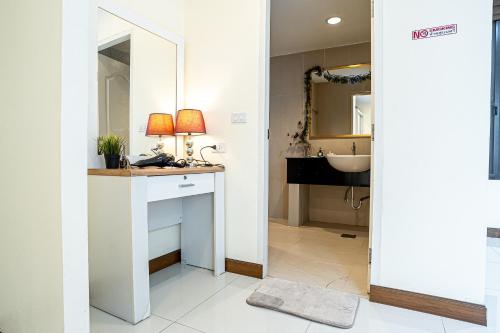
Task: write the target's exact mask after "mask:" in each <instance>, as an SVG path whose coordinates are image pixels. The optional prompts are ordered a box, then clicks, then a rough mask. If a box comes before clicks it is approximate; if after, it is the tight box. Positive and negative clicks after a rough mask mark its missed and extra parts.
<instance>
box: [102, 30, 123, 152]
mask: <svg viewBox="0 0 500 333" xmlns="http://www.w3.org/2000/svg"><path fill="white" fill-rule="evenodd" d="M97 95H98V105H99V121H98V123H99V136H107V135H113V134H114V135H118V136H119V137H121V138H123V139H124V142H125V154H129V152H130V35H126V36H123V37H120V38H117V39H115V40H113V41H111V42H109V43H107V44H106V45H102V46H101V47H100V48H99V52H98V94H97Z"/></svg>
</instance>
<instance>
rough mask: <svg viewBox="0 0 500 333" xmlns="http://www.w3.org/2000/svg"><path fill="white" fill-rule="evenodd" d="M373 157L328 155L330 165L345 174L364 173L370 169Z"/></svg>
mask: <svg viewBox="0 0 500 333" xmlns="http://www.w3.org/2000/svg"><path fill="white" fill-rule="evenodd" d="M370 157H371V155H335V154H332V153H329V154H327V155H326V158H327V159H328V163H330V165H331V166H332V167H333V168H335V169H337V170H339V171H343V172H363V171H366V170H369V169H370V161H371V158H370Z"/></svg>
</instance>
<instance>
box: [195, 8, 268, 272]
mask: <svg viewBox="0 0 500 333" xmlns="http://www.w3.org/2000/svg"><path fill="white" fill-rule="evenodd" d="M266 9H267V8H266V1H264V0H258V1H246V0H219V1H205V0H186V2H185V10H186V18H185V20H186V26H185V27H186V35H185V38H186V39H185V41H186V58H185V60H186V81H185V82H186V84H185V88H186V90H185V105H186V107H190V108H199V109H201V110H203V112H204V116H205V121H206V127H207V134H208V135H206V136H200V137H196V138H195V151H196V152H198V150H199V148H201V147H202V146H203V145H205V144H213V143H215V142H223V143H225V144H226V151H227V152H226V153H225V154H211V153H209V152H207V154H206V157H208V158H209V159H210V160H211V161H213V162H221V163H223V164H225V165H226V167H227V169H226V187H225V190H226V242H227V245H226V251H227V252H226V256H227V257H229V258H233V259H239V260H244V261H249V262H257V263H263V262H264V252H263V251H264V249H263V245H262V244H263V243H262V242H263V239H264V232H265V231H264V228H263V225H264V223H265V221H264V217H263V216H264V215H266V214H264V210H265V208H264V204H263V202H264V189H263V186H264V172H263V170H264V163H263V161H264V153H265V147H264V145H265V144H264V138H265V134H264V133H265V130H264V125H263V124H264V120H265V119H264V109H265V75H264V74H265V68H266V59H265V56H264V55H265V45H266V38H265V37H266V24H265V22H266V16H265V13H266ZM232 112H245V113H247V119H248V122H247V123H246V124H231V121H230V119H231V113H232Z"/></svg>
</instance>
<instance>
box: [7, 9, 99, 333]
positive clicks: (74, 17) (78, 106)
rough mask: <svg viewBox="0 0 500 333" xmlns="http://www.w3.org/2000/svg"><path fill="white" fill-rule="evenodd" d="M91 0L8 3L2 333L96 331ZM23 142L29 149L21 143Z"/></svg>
mask: <svg viewBox="0 0 500 333" xmlns="http://www.w3.org/2000/svg"><path fill="white" fill-rule="evenodd" d="M91 4H92V1H90V2H78V3H77V2H70V1H66V0H48V1H44V2H43V3H42V2H40V1H29V0H23V1H18V0H16V1H10V0H6V1H2V3H1V5H0V13H1V20H0V28H1V29H0V31H1V32H0V36H1V37H0V40H2V43H3V44H4V45H8V52H2V54H1V55H0V63H1V64H2V65H1V66H2V67H1V72H2V77H1V79H0V91H1V93H0V94H1V97H0V103H1V106H0V109H1V110H2V112H0V133H1V134H0V146H1V149H0V150H1V151H2V153H3V154H4V156H8V158H4V159H2V163H1V164H0V175H1V176H0V187H1V188H2V191H0V224H1V232H0V253H2V255H1V256H0V260H1V262H0V265H1V267H2V274H1V278H0V280H1V283H0V295H2V296H1V298H0V330H1V331H4V332H63V331H66V332H88V329H89V323H88V310H89V308H88V274H87V266H88V264H87V223H86V176H85V175H86V156H85V150H86V145H85V143H86V141H85V137H86V112H87V98H88V96H87V87H88V54H89V53H88V47H89V40H88V36H89V35H88V28H89V9H90V8H91V7H90V5H91ZM19 135H22V136H23V137H24V138H25V140H24V141H23V144H22V145H20V144H19V142H18V143H14V142H13V138H15V137H19Z"/></svg>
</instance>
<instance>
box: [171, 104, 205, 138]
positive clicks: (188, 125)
mask: <svg viewBox="0 0 500 333" xmlns="http://www.w3.org/2000/svg"><path fill="white" fill-rule="evenodd" d="M175 133H176V134H177V135H201V134H206V133H207V131H206V129H205V120H204V119H203V113H202V112H201V111H200V110H195V109H182V110H179V111H177V117H176V121H175Z"/></svg>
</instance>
